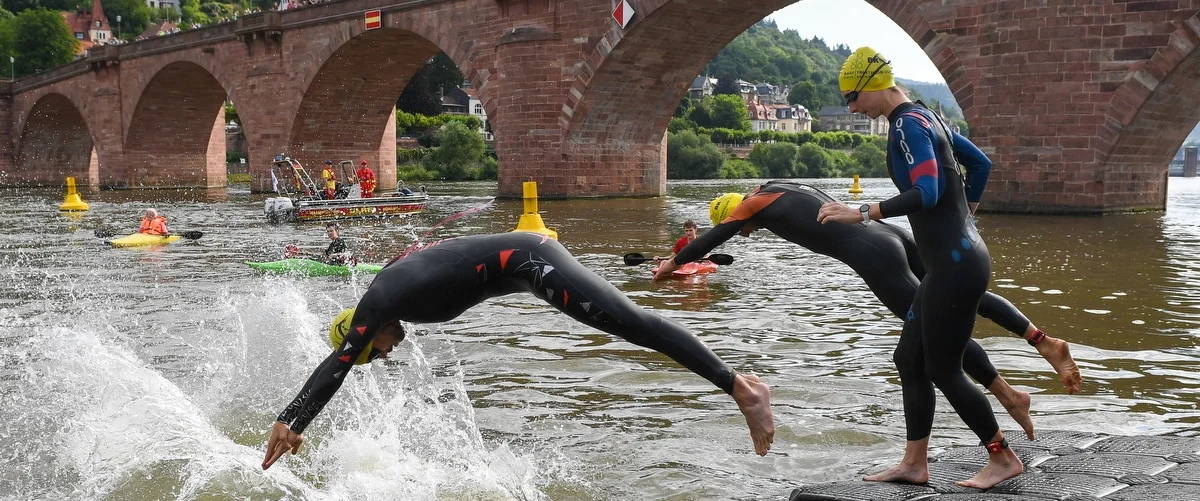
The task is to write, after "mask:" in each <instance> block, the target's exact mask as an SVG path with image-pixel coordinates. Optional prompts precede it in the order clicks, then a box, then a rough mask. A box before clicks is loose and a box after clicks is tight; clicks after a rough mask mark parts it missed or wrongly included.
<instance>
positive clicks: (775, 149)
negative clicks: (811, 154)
mask: <svg viewBox="0 0 1200 501" xmlns="http://www.w3.org/2000/svg"><path fill="white" fill-rule="evenodd" d="M798 150H799V148H797V147H796V145H794V144H792V143H758V144H756V145H754V149H752V150H750V162H752V163H753V164H754V165H757V166H758V168H759V169H760V170H761V171H762V172H763V174H766V175H767V177H772V178H786V177H796V174H797V173H796V152H797V151H798Z"/></svg>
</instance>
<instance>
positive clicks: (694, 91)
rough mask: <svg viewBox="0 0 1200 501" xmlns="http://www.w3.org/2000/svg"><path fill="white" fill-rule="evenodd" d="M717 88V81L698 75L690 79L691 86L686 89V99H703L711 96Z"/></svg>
mask: <svg viewBox="0 0 1200 501" xmlns="http://www.w3.org/2000/svg"><path fill="white" fill-rule="evenodd" d="M716 88H717V79H715V78H713V77H710V76H708V75H699V76H697V77H696V78H693V79H692V86H691V87H688V97H690V98H692V99H703V98H705V97H707V96H711V95H713V91H714V90H716Z"/></svg>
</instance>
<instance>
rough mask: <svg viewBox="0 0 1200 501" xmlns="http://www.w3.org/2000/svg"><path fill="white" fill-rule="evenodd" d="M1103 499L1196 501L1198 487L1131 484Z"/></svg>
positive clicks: (1122, 500) (1199, 495) (1123, 500)
mask: <svg viewBox="0 0 1200 501" xmlns="http://www.w3.org/2000/svg"><path fill="white" fill-rule="evenodd" d="M935 499H936V498H935ZM1103 499H1104V500H1105V501H1196V500H1197V499H1200V489H1197V488H1196V486H1194V485H1187V484H1175V483H1171V484H1153V485H1131V486H1129V487H1126V488H1124V489H1121V490H1119V491H1117V492H1114V493H1112V494H1109V495H1107V496H1104V498H1103Z"/></svg>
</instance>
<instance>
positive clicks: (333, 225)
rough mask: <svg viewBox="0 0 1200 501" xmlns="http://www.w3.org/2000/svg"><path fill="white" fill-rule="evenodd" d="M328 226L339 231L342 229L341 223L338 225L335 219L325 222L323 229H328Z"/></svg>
mask: <svg viewBox="0 0 1200 501" xmlns="http://www.w3.org/2000/svg"><path fill="white" fill-rule="evenodd" d="M330 228H333V229H335V230H338V231H341V229H342V226H341V225H339V224H337V222H335V221H330V222H328V223H325V229H327V230H328V229H330Z"/></svg>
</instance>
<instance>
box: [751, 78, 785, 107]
mask: <svg viewBox="0 0 1200 501" xmlns="http://www.w3.org/2000/svg"><path fill="white" fill-rule="evenodd" d="M790 90H791V89H789V88H788V86H786V85H772V84H769V83H759V84H755V85H754V94H755V95H756V96H757V98H758V102H760V103H763V104H768V105H771V104H787V96H788V91H790Z"/></svg>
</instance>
